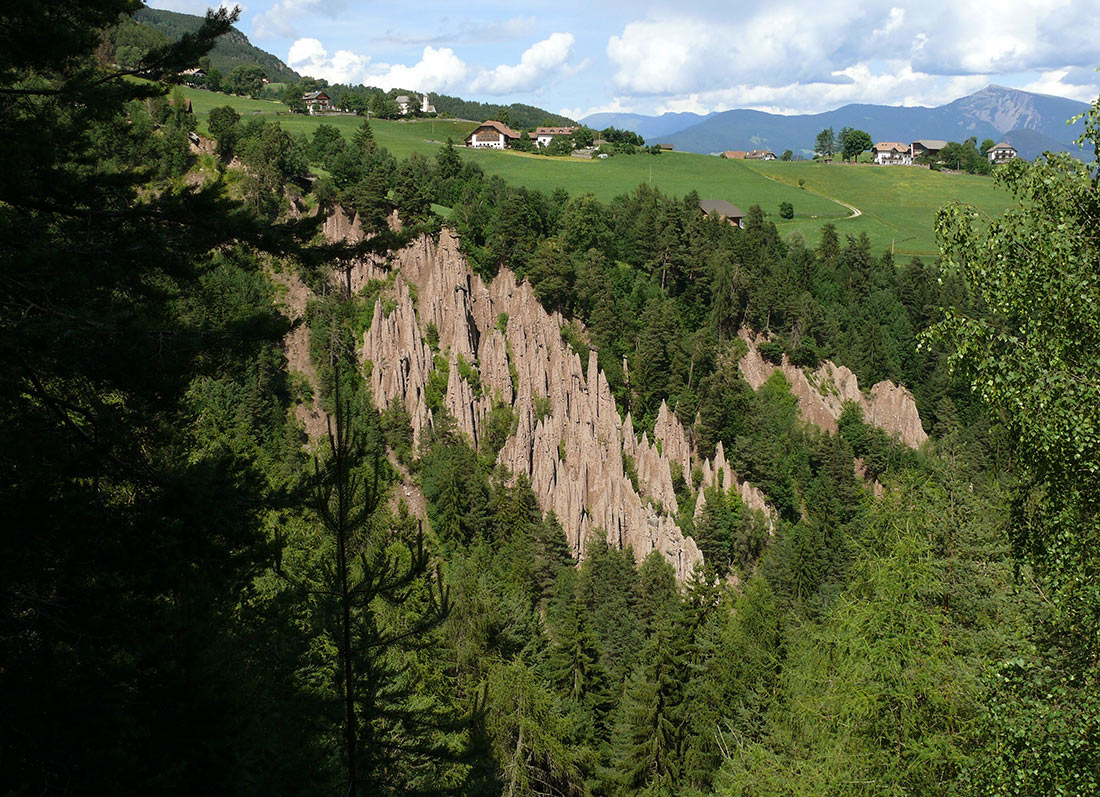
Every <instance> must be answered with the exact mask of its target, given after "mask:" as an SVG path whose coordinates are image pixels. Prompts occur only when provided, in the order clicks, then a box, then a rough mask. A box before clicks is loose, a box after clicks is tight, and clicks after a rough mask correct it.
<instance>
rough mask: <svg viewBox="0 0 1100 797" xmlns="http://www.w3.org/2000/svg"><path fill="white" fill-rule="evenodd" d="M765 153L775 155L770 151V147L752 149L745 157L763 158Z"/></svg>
mask: <svg viewBox="0 0 1100 797" xmlns="http://www.w3.org/2000/svg"><path fill="white" fill-rule="evenodd" d="M766 155H771V156H772V157H773V158H774V157H775V153H774V152H772V151H771V150H770V149H754V150H752V151H751V152H749V154H747V155H746V156H745V157H746V158H750V159H753V160H756V159H759V158H763V157H765V156H766Z"/></svg>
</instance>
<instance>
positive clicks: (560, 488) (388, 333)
mask: <svg viewBox="0 0 1100 797" xmlns="http://www.w3.org/2000/svg"><path fill="white" fill-rule="evenodd" d="M325 234H326V236H327V237H328V238H329V240H333V241H337V240H343V241H348V242H358V241H360V240H362V238H363V233H362V230H361V228H360V226H359V224H358V222H357V220H355V219H351V218H349V217H348V216H346V215H345V214H343V213H341V212H339V211H338V212H336V213H335V214H333V215H332V216H331V217H330V218H329V219H328V220H327V221H326V224H325ZM350 268H351V271H350V275H351V279H350V281H351V284H352V290H353V291H357V290H359V289H360V288H361V287H363V286H364V285H366V284H367V283H368V282H370V281H371V280H383V281H385V282H386V285H385V287H384V289H383V291H382V292H381V294H380V295H379V297H378V299H377V301H376V303H375V306H374V309H373V314H372V319H371V324H370V327H369V329H368V330H367V331H366V332H365V333H364V336H363V340H362V346H361V349H360V358H361V361H362V363H363V366H364V371H365V373H366V374H367V378H368V380H369V383H370V386H371V390H372V394H373V398H374V401H375V403H376V405H377V406H378V408H379V409H380V410H381V409H384V408H385V407H386V406H387V405H388V404H389V403H390V402H391V401H393V400H398V401H401V402H403V403H404V405H405V408H406V410H407V411H408V413H409V416H410V419H411V423H412V428H413V437H414V442H415V443H416V444H417V445H419V442H420V440H421V437H422V435H423V433H424V431H425V430H426V429H428V428H430V426H431V425H432V423H433V412H432V409H431V408H430V407H429V399H428V385H429V379H430V378H431V376H432V373H433V371H434V370H435V369H436V368H437V367H438V366H440V365H441V364H442V362H445V363H446V364H447V367H448V369H449V370H448V378H447V385H446V389H445V392H444V394H443V396H442V402H441V405H442V409H444V410H445V411H446V412H447V413H448V414H450V415H452V416H453V417H454V418H455V419H456V421H457V424H458V428H459V429H460V430H461V431H462V432H463V433H465V434H466V435H467V436H468V437H469V438H470V440H471V441H472V442H473V443H474V444H475V445H476V444H478V443H480V441H481V437H482V433H483V424H484V423H485V419H486V416H487V414H488V413H489V412H490V411H491V410H492V409H493V407H494V406H496V405H506V406H509V407H510V408H511V410H512V412H513V416H514V420H515V422H514V431H513V432H512V434H511V435H510V436H509V437H508V439H507V440H506V442H505V444H504V446H503V448H502V449H501V451H500V453H499V456H498V462H499V463H500V464H501V465H503V466H505V467H506V468H508V469H509V470H511V471H512V472H513V473H516V474H520V473H522V474H525V475H526V476H527V477H528V478H529V479H530V482H531V486H532V488H533V489H534V491H535V493H536V495H537V496H538V500H539V503H540V506H541V507H542V509H543V510H544V511H551V510H552V511H553V512H555V514H556V515H557V517H558V519H559V520H560V522H561V524H562V527H563V528H564V530H565V532H566V536H567V538H568V541H569V544H570V546H571V547H572V550H573V553H574V555H575V556H577V557H578V558H579V557H581V556H583V553H584V546H585V542H586V540H587V539H588V537H589V535H590V534H591V533H592V532H594V531H595V530H597V529H601V530H603V531H605V532H606V533H607V537H608V541H609V542H610V543H611V544H613V545H616V546H618V547H626V546H631V547H632V548H633V550H634V552H635V555H636V556H637V558H638V560H639V561H640V560H641V559H642V558H644V557H645V556H646V555H648V554H649V553H650V552H651V551H654V550H657V551H660V552H661V553H662V554H663V555H664V556H665V557H666V558H667V559H668V560H669V561H670V562H671V563H672V564H673V566H674V568H675V570H676V574H677V576H678V577H679V578H680V579H681V580H683V579H686V578H687V577H688V576H689V575H690V574H691V571H692V569H693V568H694V566H695V565H696V564H697V563H698V562H700V561H701V560H702V555H701V554H700V553H699V549H698V547H697V546H696V544H695V542H694V540H692V539H691V538H690V537H686V536H685V535H684V534H683V533H682V531H681V530H680V528H679V526H678V525H677V523H676V520H675V518H676V517H677V515H678V512H679V509H680V507H679V506H678V502H677V495H676V492H675V489H674V487H673V474H674V472H675V471H679V474H680V475H682V476H683V478H684V479H685V482H686V483H687V484H689V485H690V484H691V482H692V479H691V474H692V470H693V468H701V470H702V473H703V480H702V485H701V487H700V488H699V491H698V493H699V495H700V496H701V494H702V490H703V489H705V488H707V487H710V486H712V485H714V484H715V483H716V481H717V482H718V483H719V485H720V486H721V488H722V489H724V490H737V491H738V493H739V494H740V496H741V498H742V500H743V501H744V502H745V503H746V505H747V506H749V507H750V508H752V509H759V510H761V511H763V512H764V513H765V514H766V515H767V516H768V517H769V519H773V518H774V512H773V511H772V510H771V508H770V507H769V506H768V505H767V503H766V501H765V498H764V495H763V494H762V493H761V492H760V491H759V490H758V489H756V488H755V487H753V486H752V485H749V484H747V483H745V482H743V481H741V480H739V479H738V478H737V476H736V474H735V473H734V472H733V470H732V469H731V468H730V467H729V464H728V463H727V462H726V460H725V455H724V452H723V450H722V448H721V447H719V448H718V451H717V453H716V455H715V458H714V461H713V462H711V461H700V460H699V459H698V457H697V455H696V454H695V452H694V450H693V446H692V444H691V441H690V438H689V435H688V434H687V431H686V430H685V428H684V427H683V425H682V424H681V423H680V421H679V420H678V419H677V418H676V416H675V414H674V413H672V412H671V411H670V410H669V408H668V407H667V405H662V406H661V408H660V412H659V413H658V418H657V422H656V425H655V428H654V430H653V434H652V439H651V437H650V434H649V432H648V431H646V430H642V431H641V434H640V435H639V434H636V432H635V429H634V425H633V420H632V418H631V417H630V415H629V413H628V414H627V416H626V417H625V418H623V417H621V416H620V414H619V412H618V410H617V408H616V405H615V401H614V399H613V397H612V395H611V390H610V387H609V386H608V384H607V379H606V376H605V375H604V373H603V372H602V371H601V370H600V368H599V364H598V358H597V352H595V351H591V352H590V353H589V356H588V361H587V363H583V362H582V361H581V359H580V357H579V356H578V355H577V354H576V353H575V352H574V351H572V349H571V348H570V347H569V346H568V345H566V344H565V343H564V341H563V339H562V334H561V330H562V325H563V324H564V323H565V322H564V319H563V318H562V317H561V316H560V315H559V314H557V313H548V312H547V311H546V310H545V309H543V307H542V305H541V304H540V303H539V301H538V299H537V297H536V296H535V294H534V291H533V290H532V289H531V287H530V285H529V284H527V283H517V281H516V279H515V275H514V274H513V273H512V272H511V271H508V270H507V269H502V270H501V272H500V273H499V274H498V276H497V277H496V278H495V279H493V281H492V282H491V283H489V284H486V283H485V282H484V281H483V280H482V279H481V278H480V277H479V276H477V275H476V274H474V273H473V272H472V271H471V270H470V269H469V267H468V266H467V264H466V261H465V258H464V257H463V255H462V254H461V252H460V250H459V242H458V239H457V238H456V237H455V236H454V234H453V233H451V232H450V231H447V230H444V231H443V232H442V233H441V234H440V235H439V238H438V240H433V239H431V238H430V237H427V236H425V237H421V238H419V239H417V240H416V241H414V242H413V243H411V244H410V245H408V246H407V247H405V248H404V249H402V250H400V251H399V252H396V253H395V254H394V255H393V256H392V257H390V258H388V259H387V260H386V261H382V260H380V259H376V258H368V259H364V260H363V261H361V262H357V263H354V264H351V266H350ZM288 287H289V288H290V291H289V293H291V294H293V295H294V304H301V307H300V308H296V309H297V310H298V313H297V314H298V315H300V314H301V311H303V310H304V301H305V299H304V298H303V296H300V295H299V294H300V293H301V290H300V289H304V286H301V285H300V284H297V283H293V282H291V283H289V286H288ZM305 298H308V297H305ZM429 329H431V330H432V336H433V344H434V346H435V351H433V349H432V346H429V343H428V341H429V339H430V338H429ZM582 332H583V330H582ZM307 344H308V337H305V333H304V331H303V332H299V331H297V330H296V331H295V332H293V333H292V334H291V335H290V336H288V340H287V354H288V359H290V360H291V366H292V368H294V369H295V370H300V371H302V372H304V373H307V374H310V373H311V372H312V369H311V368H307V366H308V345H307ZM303 358H305V359H304V361H303ZM298 412H299V418H300V419H301V420H302V421H303V423H304V424H305V425H306V428H307V431H309V432H310V434H311V436H314V435H315V434H316V433H317V432H320V431H322V430H321V429H320V428H319V427H320V425H321V424H323V417H321V416H320V415H319V414H318V413H317V412H316V408H312V409H311V408H299V411H298ZM691 500H692V502H693V503H694V504H695V506H696V507H697V508H699V507H701V504H699V503H698V502H699V501H700V500H702V499H700V498H698V497H696V496H694V495H693V496H692V498H691Z"/></svg>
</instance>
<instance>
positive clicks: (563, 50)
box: [470, 33, 576, 94]
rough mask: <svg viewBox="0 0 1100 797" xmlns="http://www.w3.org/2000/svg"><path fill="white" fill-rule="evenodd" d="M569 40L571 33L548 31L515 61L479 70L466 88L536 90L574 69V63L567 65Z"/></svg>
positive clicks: (501, 91) (570, 48) (488, 91)
mask: <svg viewBox="0 0 1100 797" xmlns="http://www.w3.org/2000/svg"><path fill="white" fill-rule="evenodd" d="M573 43H574V38H573V34H572V33H552V34H550V36H549V37H548V38H546V39H543V40H542V41H540V42H536V43H535V44H532V45H531V46H530V47H528V48H527V50H525V51H524V53H523V55H521V56H520V59H519V63H518V64H516V65H514V66H511V65H508V64H501V65H500V66H498V67H496V68H495V69H491V70H488V71H485V72H482V73H481V74H479V75H478V76H477V77H476V78H475V79H474V80H473V82H472V83H471V84H470V89H471V91H478V92H484V93H486V94H514V93H516V92H521V91H536V90H538V89H539V88H541V87H544V86H546V85H548V84H550V83H552V82H554V81H555V80H559V79H561V78H562V77H564V76H567V75H568V74H570V73H571V72H575V71H576V67H569V66H568V65H567V61H568V60H569V56H570V54H571V53H572V52H573Z"/></svg>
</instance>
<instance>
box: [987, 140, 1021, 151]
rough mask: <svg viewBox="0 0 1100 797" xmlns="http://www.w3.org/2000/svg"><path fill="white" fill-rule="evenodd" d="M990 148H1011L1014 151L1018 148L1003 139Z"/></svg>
mask: <svg viewBox="0 0 1100 797" xmlns="http://www.w3.org/2000/svg"><path fill="white" fill-rule="evenodd" d="M990 149H1010V150H1012V151H1013V152H1015V151H1016V148H1015V147H1014V146H1012V145H1011V144H1009V143H1008V142H1007V141H1002V142H1001V143H1000V144H994V145H993V146H992V147H990Z"/></svg>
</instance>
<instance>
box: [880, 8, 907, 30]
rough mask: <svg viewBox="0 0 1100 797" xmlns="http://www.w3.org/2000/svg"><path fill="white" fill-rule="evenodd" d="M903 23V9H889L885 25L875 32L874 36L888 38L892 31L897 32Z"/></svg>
mask: <svg viewBox="0 0 1100 797" xmlns="http://www.w3.org/2000/svg"><path fill="white" fill-rule="evenodd" d="M904 22H905V9H904V8H891V9H890V17H889V18H888V19H887V20H886V24H885V25H883V26H882V27H881V28H879V29H878V30H876V31H875V35H876V36H888V35H890V34H891V33H893V32H894V31H896V30H898V29H899V28H900V27H901V26H902V24H904Z"/></svg>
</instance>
